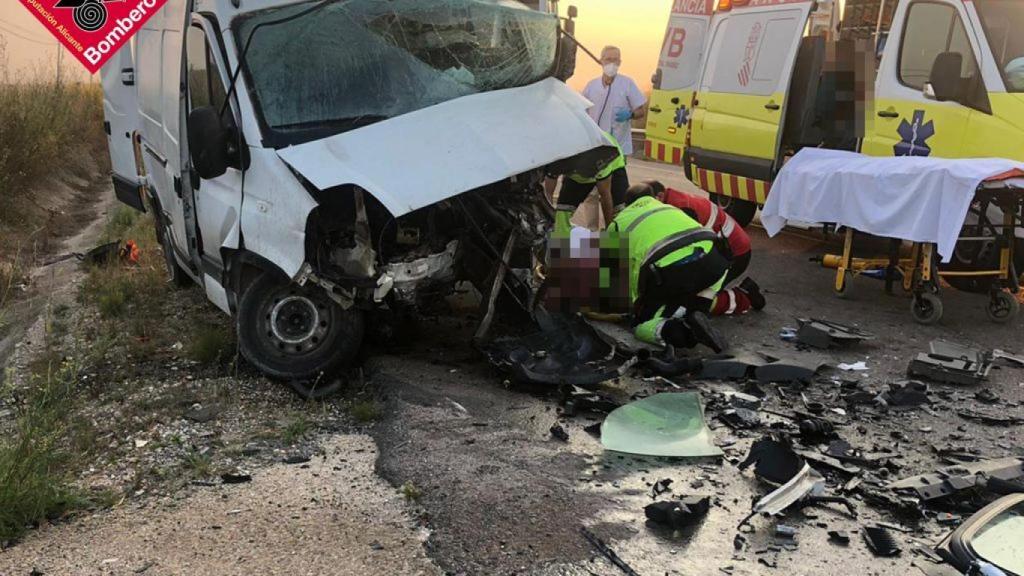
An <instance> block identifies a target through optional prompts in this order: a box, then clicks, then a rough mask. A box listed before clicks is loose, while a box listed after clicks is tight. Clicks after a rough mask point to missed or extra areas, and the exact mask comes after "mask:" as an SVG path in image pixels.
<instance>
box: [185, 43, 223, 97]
mask: <svg viewBox="0 0 1024 576" xmlns="http://www.w3.org/2000/svg"><path fill="white" fill-rule="evenodd" d="M187 42H188V46H187V47H186V50H187V54H188V85H189V110H195V109H196V108H202V107H204V106H213V107H215V108H217V109H218V110H219V109H220V107H221V106H223V105H224V100H225V98H226V90H225V89H224V83H223V82H222V81H221V78H220V74H219V73H218V72H217V64H216V61H215V60H214V59H213V53H212V52H211V47H210V43H209V42H208V41H207V39H206V32H204V31H203V29H202V28H200V27H199V26H190V27H189V29H188V38H187Z"/></svg>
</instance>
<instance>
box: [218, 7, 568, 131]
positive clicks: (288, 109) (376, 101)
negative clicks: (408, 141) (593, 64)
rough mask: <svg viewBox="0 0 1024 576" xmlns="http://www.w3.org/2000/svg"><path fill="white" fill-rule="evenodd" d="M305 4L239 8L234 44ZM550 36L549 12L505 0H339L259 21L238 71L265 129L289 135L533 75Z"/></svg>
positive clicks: (360, 121)
mask: <svg viewBox="0 0 1024 576" xmlns="http://www.w3.org/2000/svg"><path fill="white" fill-rule="evenodd" d="M312 5H313V3H312V2H303V3H300V4H294V5H290V6H287V7H283V8H275V9H268V10H261V11H258V12H254V13H253V14H251V15H247V16H243V17H240V18H239V20H238V21H237V22H236V23H235V35H236V40H237V42H238V44H239V46H244V45H245V42H246V39H247V38H248V36H249V33H250V31H252V30H253V29H254V28H255V27H256V26H257V25H259V24H261V23H268V22H273V21H276V20H280V19H282V18H287V17H289V16H292V15H295V14H298V13H300V12H303V11H305V10H309V8H310V7H311V6H312ZM557 38H558V20H557V18H555V17H554V16H552V15H548V14H543V13H540V12H536V11H533V10H529V9H527V8H525V7H524V6H523V5H522V4H520V3H518V2H514V1H511V0H389V1H387V2H381V1H380V0H347V1H344V0H343V1H340V2H338V3H335V4H330V5H328V6H326V7H324V8H322V9H320V10H317V11H314V12H313V13H311V14H309V15H306V16H303V17H300V18H297V19H295V20H292V21H289V22H286V23H281V24H276V25H273V26H264V27H262V28H260V29H259V30H257V31H256V33H255V36H254V37H253V39H252V43H251V45H250V48H249V52H248V54H247V56H246V72H247V75H248V78H249V80H250V85H251V87H252V91H253V99H254V101H255V104H256V107H257V108H258V109H259V111H260V113H261V116H262V120H263V122H264V123H265V126H266V127H267V128H269V129H270V130H269V131H270V132H273V133H274V134H273V136H276V138H271V139H272V140H277V142H278V143H279V144H282V145H283V144H294V143H298V142H303V141H308V140H312V139H316V138H322V137H325V136H328V135H331V134H337V133H340V132H344V131H347V130H352V129H355V128H359V127H361V126H365V125H367V124H372V123H373V122H377V121H380V120H385V119H388V118H393V117H395V116H399V115H401V114H406V113H409V112H413V111H415V110H419V109H421V108H426V107H428V106H433V105H435V104H440V103H441V102H446V101H448V100H453V99H455V98H460V97H462V96H468V95H470V94H476V93H480V92H488V91H492V90H502V89H506V88H514V87H518V86H525V85H527V84H532V83H534V82H537V81H540V80H542V79H543V78H545V77H547V76H548V75H550V73H551V71H552V70H553V67H554V63H555V55H556V46H557Z"/></svg>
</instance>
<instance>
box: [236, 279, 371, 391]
mask: <svg viewBox="0 0 1024 576" xmlns="http://www.w3.org/2000/svg"><path fill="white" fill-rule="evenodd" d="M236 323H237V327H238V345H239V349H240V350H241V352H242V356H243V357H245V359H246V360H248V361H249V362H250V363H251V364H252V365H253V366H255V367H256V368H257V369H259V370H260V371H261V372H263V373H264V374H266V375H268V376H270V377H272V378H277V379H281V380H310V379H314V378H318V377H320V376H326V377H329V376H333V375H335V374H336V373H337V372H339V371H340V370H341V369H342V368H344V367H345V366H347V365H348V364H349V363H351V362H352V360H353V358H355V355H356V354H357V353H358V352H359V347H360V346H361V345H362V343H363V333H364V330H365V325H364V319H363V313H362V311H360V310H356V309H354V308H353V309H350V310H344V309H342V308H341V306H339V305H338V304H337V303H336V302H335V301H333V300H331V299H330V298H329V297H328V296H327V294H326V293H325V292H323V291H322V290H319V289H317V288H314V287H302V286H299V285H297V284H294V283H292V282H290V281H289V280H288V279H287V278H285V277H284V276H283V275H281V274H279V273H273V272H265V273H263V274H262V275H261V276H259V277H258V278H256V280H254V281H253V282H252V283H251V284H249V286H248V287H247V288H246V289H245V292H244V293H243V294H242V298H241V299H240V300H239V302H238V315H237V321H236Z"/></svg>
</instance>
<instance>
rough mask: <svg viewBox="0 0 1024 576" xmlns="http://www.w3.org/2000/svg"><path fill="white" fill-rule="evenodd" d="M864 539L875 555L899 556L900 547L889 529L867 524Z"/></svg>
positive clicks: (885, 556) (884, 556)
mask: <svg viewBox="0 0 1024 576" xmlns="http://www.w3.org/2000/svg"><path fill="white" fill-rule="evenodd" d="M863 534H864V541H865V542H867V545H868V548H869V549H870V550H871V552H872V553H874V555H875V556H881V557H883V558H891V557H893V556H898V555H899V553H900V547H899V545H898V544H897V543H896V540H895V539H894V538H893V537H892V534H889V531H888V530H886V529H885V528H882V527H880V526H866V527H864V529H863Z"/></svg>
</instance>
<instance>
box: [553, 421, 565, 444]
mask: <svg viewBox="0 0 1024 576" xmlns="http://www.w3.org/2000/svg"><path fill="white" fill-rule="evenodd" d="M549 432H551V437H552V438H554V439H555V440H561V441H562V442H568V441H569V433H568V432H566V431H565V428H563V427H562V425H561V424H559V423H558V422H555V423H554V424H552V425H551V429H550V430H549Z"/></svg>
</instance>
